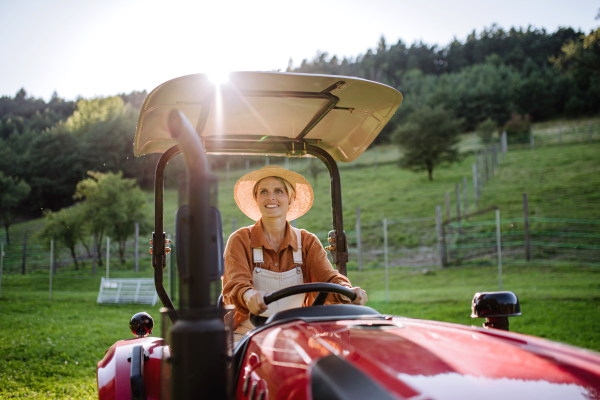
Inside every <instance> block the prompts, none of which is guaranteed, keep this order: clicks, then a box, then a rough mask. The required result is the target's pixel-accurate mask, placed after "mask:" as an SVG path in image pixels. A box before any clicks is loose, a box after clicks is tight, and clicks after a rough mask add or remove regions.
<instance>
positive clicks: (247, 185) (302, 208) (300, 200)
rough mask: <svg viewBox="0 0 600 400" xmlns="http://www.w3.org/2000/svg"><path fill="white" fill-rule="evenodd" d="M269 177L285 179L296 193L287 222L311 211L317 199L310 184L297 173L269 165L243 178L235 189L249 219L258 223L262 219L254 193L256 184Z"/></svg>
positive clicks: (237, 202) (236, 199)
mask: <svg viewBox="0 0 600 400" xmlns="http://www.w3.org/2000/svg"><path fill="white" fill-rule="evenodd" d="M268 177H280V178H283V179H285V180H286V181H288V182H289V183H290V184H291V185H292V187H293V188H294V189H295V191H296V198H295V199H294V202H293V203H292V205H291V206H290V208H289V210H288V213H287V215H286V220H288V221H292V220H294V219H297V218H299V217H301V216H302V215H304V214H306V213H307V212H308V210H310V208H311V207H312V204H313V201H314V197H315V196H314V193H313V189H312V187H311V186H310V183H308V181H307V180H306V179H305V178H304V177H303V176H302V175H300V174H299V173H297V172H293V171H290V170H287V169H285V168H283V167H280V166H279V165H267V166H265V167H263V168H261V169H258V170H256V171H252V172H249V173H247V174H246V175H244V176H242V177H241V178H240V179H239V180H238V181H237V183H236V184H235V187H234V188H233V197H234V198H235V202H236V204H237V205H238V207H239V208H240V210H242V212H243V213H244V214H246V216H248V218H250V219H252V220H254V221H258V220H259V219H260V218H261V217H262V214H261V213H260V209H259V208H258V204H257V203H256V199H255V198H254V193H253V191H254V186H255V185H256V182H258V181H260V180H262V179H265V178H268Z"/></svg>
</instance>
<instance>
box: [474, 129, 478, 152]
mask: <svg viewBox="0 0 600 400" xmlns="http://www.w3.org/2000/svg"><path fill="white" fill-rule="evenodd" d="M473 136H475V153H477V132H475V133H474V134H473Z"/></svg>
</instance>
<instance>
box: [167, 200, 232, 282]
mask: <svg viewBox="0 0 600 400" xmlns="http://www.w3.org/2000/svg"><path fill="white" fill-rule="evenodd" d="M210 226H211V231H212V232H213V233H214V236H213V240H212V241H211V246H210V249H209V251H210V254H211V263H210V266H209V268H210V280H211V281H215V280H217V279H221V276H223V272H224V264H223V251H224V250H225V249H224V246H223V224H222V222H221V213H220V212H219V209H218V208H216V207H211V208H210ZM189 231H190V209H189V207H188V205H187V204H185V205H183V206H181V207H179V210H177V215H176V217H175V239H176V243H175V250H176V257H177V269H178V272H179V275H180V277H181V278H183V279H186V278H188V277H189V263H188V262H189V255H188V254H187V249H188V243H186V241H187V240H188V234H189ZM193 240H194V239H193V238H192V241H193ZM189 245H192V246H193V245H194V244H193V242H192V243H190V244H189Z"/></svg>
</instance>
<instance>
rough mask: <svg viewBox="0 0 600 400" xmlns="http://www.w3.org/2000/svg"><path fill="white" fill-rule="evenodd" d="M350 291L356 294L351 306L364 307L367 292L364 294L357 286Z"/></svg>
mask: <svg viewBox="0 0 600 400" xmlns="http://www.w3.org/2000/svg"><path fill="white" fill-rule="evenodd" d="M351 290H352V291H353V292H354V293H356V299H354V301H353V302H352V304H358V305H360V306H364V305H365V304H366V303H367V292H365V291H364V290H362V289H361V288H360V287H358V286H355V287H353V288H352V289H351Z"/></svg>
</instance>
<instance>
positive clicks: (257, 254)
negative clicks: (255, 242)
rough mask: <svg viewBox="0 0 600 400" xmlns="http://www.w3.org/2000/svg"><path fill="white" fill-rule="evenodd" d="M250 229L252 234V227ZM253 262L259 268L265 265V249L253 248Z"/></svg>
mask: <svg viewBox="0 0 600 400" xmlns="http://www.w3.org/2000/svg"><path fill="white" fill-rule="evenodd" d="M248 229H250V233H252V227H251V226H250V227H248ZM252 261H253V262H254V264H256V266H258V264H264V263H265V259H264V257H263V248H262V246H261V247H253V248H252Z"/></svg>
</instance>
